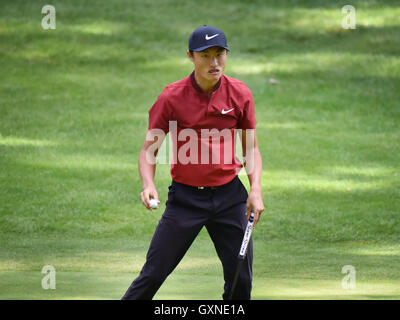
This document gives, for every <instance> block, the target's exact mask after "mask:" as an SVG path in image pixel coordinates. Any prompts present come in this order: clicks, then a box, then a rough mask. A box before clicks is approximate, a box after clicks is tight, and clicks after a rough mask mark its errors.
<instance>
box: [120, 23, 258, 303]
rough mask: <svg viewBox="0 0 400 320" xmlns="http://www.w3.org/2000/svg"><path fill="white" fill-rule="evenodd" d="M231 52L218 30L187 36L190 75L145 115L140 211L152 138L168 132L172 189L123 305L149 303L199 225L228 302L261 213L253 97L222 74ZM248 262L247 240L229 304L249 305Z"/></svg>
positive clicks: (153, 194)
mask: <svg viewBox="0 0 400 320" xmlns="http://www.w3.org/2000/svg"><path fill="white" fill-rule="evenodd" d="M228 51H229V47H228V45H227V42H226V37H225V34H224V33H223V32H222V30H220V29H218V28H215V27H211V26H206V25H204V26H202V27H199V28H197V29H196V30H195V31H194V32H193V33H192V35H191V36H190V38H189V50H188V51H187V55H188V57H189V59H190V60H191V61H192V62H193V64H194V72H193V73H192V74H191V75H190V76H188V77H186V78H184V79H182V80H180V81H177V82H175V83H172V84H170V85H169V86H167V87H165V89H164V91H163V92H162V94H161V95H160V96H159V97H158V99H157V101H156V102H155V104H154V105H153V106H152V108H151V109H150V111H149V132H148V135H147V139H146V140H145V142H144V144H143V147H142V150H141V152H140V156H139V171H140V175H141V179H142V184H143V191H142V192H141V194H140V196H141V200H142V203H143V205H144V206H145V207H146V208H147V209H149V210H151V209H152V206H151V204H150V200H151V199H155V200H157V201H158V194H157V190H156V187H155V184H154V174H155V169H156V165H155V162H154V161H151V160H149V159H152V157H151V156H154V155H156V154H157V151H158V148H159V146H160V145H161V143H162V141H163V138H164V136H165V135H157V134H154V132H158V133H160V132H161V133H165V134H167V133H168V132H170V134H171V136H174V137H175V139H172V140H173V142H172V143H173V145H174V146H173V152H174V155H173V158H174V159H173V161H172V164H171V176H172V184H171V186H170V187H169V193H168V200H167V203H166V209H165V212H164V214H163V215H162V218H161V220H160V221H159V224H158V226H157V229H156V231H155V233H154V236H153V239H152V241H151V244H150V248H149V250H148V253H147V257H146V263H145V265H144V266H143V268H142V271H141V273H140V275H139V276H138V277H137V278H136V279H135V281H134V282H133V283H132V284H131V286H130V287H129V289H128V290H127V292H126V293H125V295H124V297H123V299H152V298H153V296H154V295H155V293H156V292H157V290H158V289H159V287H160V286H161V285H162V283H163V282H164V280H165V279H166V278H167V276H168V275H169V274H170V273H171V272H172V271H173V270H174V269H175V267H176V266H177V265H178V263H179V262H180V260H181V259H182V258H183V256H184V255H185V253H186V251H187V250H188V248H189V247H190V245H191V244H192V242H193V241H194V239H195V238H196V236H197V234H198V233H199V232H200V230H201V229H202V227H203V226H205V227H206V229H207V231H208V233H209V235H210V237H211V239H212V241H213V243H214V246H215V249H216V251H217V254H218V257H219V258H220V260H221V262H222V266H223V271H224V280H225V286H224V293H223V296H222V297H223V299H227V298H228V295H229V292H230V289H231V287H232V281H233V278H234V274H235V268H236V262H237V255H238V252H239V249H240V245H241V241H242V239H243V234H244V229H245V227H246V224H247V219H248V217H249V215H250V212H251V211H253V212H254V214H255V219H254V220H255V223H254V225H255V224H257V221H258V220H259V218H260V215H261V213H262V212H263V211H264V205H263V201H262V196H261V182H260V179H261V173H262V160H261V155H260V152H259V149H258V144H257V137H256V134H255V127H256V119H255V115H254V103H253V98H252V95H251V92H250V90H249V89H248V88H247V86H246V85H245V84H244V83H243V82H241V81H239V80H236V79H233V78H231V77H228V76H225V75H224V74H223V72H224V70H225V65H226V60H227V53H228ZM237 130H241V131H240V133H239V135H240V139H241V142H242V149H243V155H244V156H245V158H246V162H247V163H246V172H247V175H248V178H249V182H250V192H249V194H248V193H247V191H246V189H245V188H244V186H243V184H242V183H241V181H240V180H239V178H238V177H237V173H238V171H239V170H240V168H241V167H242V164H241V163H240V162H238V160H237V158H235V155H234V147H232V146H233V145H234V144H235V139H234V135H235V134H236V132H237ZM221 132H223V133H224V134H223V136H222V135H220V134H221ZM230 133H232V135H230ZM249 133H250V134H249ZM204 134H205V135H204ZM221 137H223V139H221ZM187 138H189V141H188V140H187ZM210 139H211V142H210ZM222 140H223V144H221V141H222ZM215 146H218V148H217V149H216V148H215ZM199 150H200V153H199ZM209 151H211V158H212V159H211V160H210V155H209V153H208V152H209ZM188 152H189V153H191V154H190V155H189V156H188ZM188 157H189V158H190V159H189V161H188ZM249 162H251V165H249ZM249 168H250V169H249ZM158 202H159V201H158ZM252 258H253V251H252V242H250V244H249V247H248V253H247V257H246V260H245V262H244V264H243V268H242V269H241V272H240V274H239V278H238V281H237V285H236V290H235V292H234V295H233V299H250V296H251V287H252V283H251V282H252Z"/></svg>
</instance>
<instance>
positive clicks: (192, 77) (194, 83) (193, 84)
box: [190, 71, 222, 93]
mask: <svg viewBox="0 0 400 320" xmlns="http://www.w3.org/2000/svg"><path fill="white" fill-rule="evenodd" d="M221 79H222V76H221V78H219V80H218V82H217V84H216V85H215V86H214V89H213V92H214V91H216V90H217V89H218V88H219V87H220V85H221ZM190 81H191V82H192V86H193V87H194V88H195V89H196V90H197V91H198V92H201V93H206V92H204V91H203V89H201V88H200V86H199V85H198V84H197V82H196V79H195V77H194V71H193V72H192V74H191V75H190Z"/></svg>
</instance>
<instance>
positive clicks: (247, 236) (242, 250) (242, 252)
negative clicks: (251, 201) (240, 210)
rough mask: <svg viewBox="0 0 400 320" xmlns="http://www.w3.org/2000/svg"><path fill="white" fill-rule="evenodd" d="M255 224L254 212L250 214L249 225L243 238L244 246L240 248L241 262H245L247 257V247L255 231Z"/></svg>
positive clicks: (239, 256)
mask: <svg viewBox="0 0 400 320" xmlns="http://www.w3.org/2000/svg"><path fill="white" fill-rule="evenodd" d="M253 222H254V212H253V211H252V212H251V213H250V218H249V222H248V223H247V227H246V230H245V232H244V236H243V240H242V245H241V246H240V250H239V255H238V258H239V259H241V260H244V258H245V256H246V252H247V247H248V245H249V242H250V237H251V233H252V231H253Z"/></svg>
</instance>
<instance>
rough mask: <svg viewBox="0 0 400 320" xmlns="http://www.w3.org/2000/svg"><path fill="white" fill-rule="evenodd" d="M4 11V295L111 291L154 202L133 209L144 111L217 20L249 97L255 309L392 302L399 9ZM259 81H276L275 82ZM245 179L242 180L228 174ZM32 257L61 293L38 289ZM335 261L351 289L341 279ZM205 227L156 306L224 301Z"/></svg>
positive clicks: (146, 227) (128, 264) (0, 42)
mask: <svg viewBox="0 0 400 320" xmlns="http://www.w3.org/2000/svg"><path fill="white" fill-rule="evenodd" d="M49 3H51V4H53V5H54V6H55V7H56V12H57V29H56V30H48V31H45V30H42V28H41V19H42V15H41V8H42V6H43V5H44V4H43V3H41V2H40V1H29V2H26V1H8V2H4V1H3V2H2V3H1V4H0V66H1V72H0V115H1V116H0V168H1V170H0V230H1V233H0V244H1V245H0V288H1V290H0V299H119V298H120V297H121V296H122V295H123V293H124V292H125V290H126V289H127V287H128V286H129V285H130V283H131V282H132V281H133V279H134V278H135V277H136V276H137V274H138V272H139V271H140V268H141V266H142V264H143V263H144V259H145V254H146V251H147V248H148V245H149V242H150V240H151V237H152V234H153V231H154V228H155V226H156V225H157V222H158V220H159V218H160V215H161V213H162V211H163V208H164V202H165V200H166V195H167V192H166V190H167V186H168V185H169V183H170V176H169V167H168V165H160V166H159V167H158V168H157V174H156V175H157V176H156V185H157V188H158V193H159V195H160V200H161V202H162V206H161V208H160V209H159V210H158V211H154V212H151V213H149V212H147V211H146V210H144V209H143V207H142V205H141V204H140V200H139V193H140V191H141V184H140V179H139V175H138V171H137V160H138V152H139V149H140V147H141V144H142V141H143V139H144V136H145V132H146V128H147V111H148V109H149V108H150V106H151V105H152V103H153V102H154V101H155V99H156V98H157V96H158V94H159V93H160V92H161V90H162V89H163V88H164V86H165V85H167V84H169V83H171V82H173V81H176V80H179V79H181V78H183V77H185V76H186V75H188V74H189V73H190V72H191V71H192V65H191V63H190V62H189V61H188V59H187V58H186V57H185V50H186V45H187V38H188V36H189V35H190V32H191V31H192V30H193V29H195V28H196V27H198V26H199V25H202V24H205V23H206V24H210V25H216V26H218V27H220V28H222V29H223V30H224V31H225V32H226V34H227V37H228V41H229V45H230V47H231V49H232V50H231V53H230V54H229V58H228V66H227V70H226V74H227V75H230V76H233V77H236V78H238V79H240V80H242V81H244V82H245V83H246V84H247V85H248V86H249V87H250V89H251V90H252V92H253V95H254V100H255V103H256V116H257V119H258V130H257V132H258V136H259V144H260V149H261V153H262V156H263V165H264V168H263V182H262V183H263V198H264V202H265V205H266V212H265V213H264V214H263V217H262V220H261V221H260V223H259V224H258V226H257V228H256V230H255V232H254V242H255V244H254V250H255V258H254V266H253V270H254V284H253V298H254V299H399V298H400V280H399V279H400V271H399V270H400V268H399V265H400V249H399V248H400V247H399V245H400V241H399V234H400V219H399V216H400V202H399V198H400V197H399V196H400V179H399V163H400V144H399V138H400V130H399V120H400V109H399V101H400V93H399V92H400V91H399V90H398V89H399V88H400V49H399V48H400V37H399V34H400V20H399V19H398V17H399V14H400V6H399V5H398V4H397V3H396V1H373V0H369V1H353V5H354V6H355V7H356V10H357V11H356V13H357V29H355V30H344V29H342V28H341V20H342V14H341V11H340V9H341V7H342V6H343V5H345V4H348V3H347V2H345V1H322V0H319V1H317V0H315V1H289V0H287V1H279V2H277V1H261V0H259V1H255V0H254V1H246V2H244V1H234V0H230V1H222V2H215V1H203V2H201V3H197V2H192V1H178V0H163V1H161V0H159V1H136V0H135V1H128V0H125V1H124V0H120V1H105V0H104V1H103V0H101V1H96V3H95V4H94V3H92V2H89V1H70V2H65V1H50V2H49ZM269 78H275V79H277V80H279V84H277V85H272V84H270V83H269ZM240 177H241V179H242V181H243V182H244V183H245V185H246V186H247V187H248V182H247V178H246V177H245V175H241V176H240ZM44 265H53V266H54V267H55V269H56V275H57V278H56V280H57V287H56V290H47V291H46V290H43V289H42V288H41V280H42V277H43V276H44V275H43V274H41V270H42V267H43V266H44ZM344 265H353V266H354V267H355V268H356V281H357V282H356V289H352V290H344V289H343V288H342V287H341V280H342V278H343V276H344V275H343V274H342V273H341V269H342V267H343V266H344ZM222 287H223V279H222V268H221V266H220V263H219V260H218V258H217V255H216V253H215V251H214V249H213V246H212V242H211V240H210V239H209V237H208V235H207V233H206V232H204V231H203V232H202V233H201V234H200V235H199V237H198V238H197V239H196V241H195V243H194V244H193V246H192V247H191V249H190V250H189V252H188V254H187V255H186V256H185V258H184V259H183V261H182V263H181V264H180V265H179V266H178V268H177V270H176V271H175V272H174V273H173V274H172V275H171V276H170V277H169V278H168V279H167V281H166V283H165V284H164V286H163V287H162V288H161V289H160V291H159V292H158V293H157V295H156V297H155V298H157V299H220V298H221V294H222Z"/></svg>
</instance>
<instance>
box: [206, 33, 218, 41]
mask: <svg viewBox="0 0 400 320" xmlns="http://www.w3.org/2000/svg"><path fill="white" fill-rule="evenodd" d="M216 36H219V33H217V34H214V35H213V36H208V34H206V40H211V39H212V38H215V37H216Z"/></svg>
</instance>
